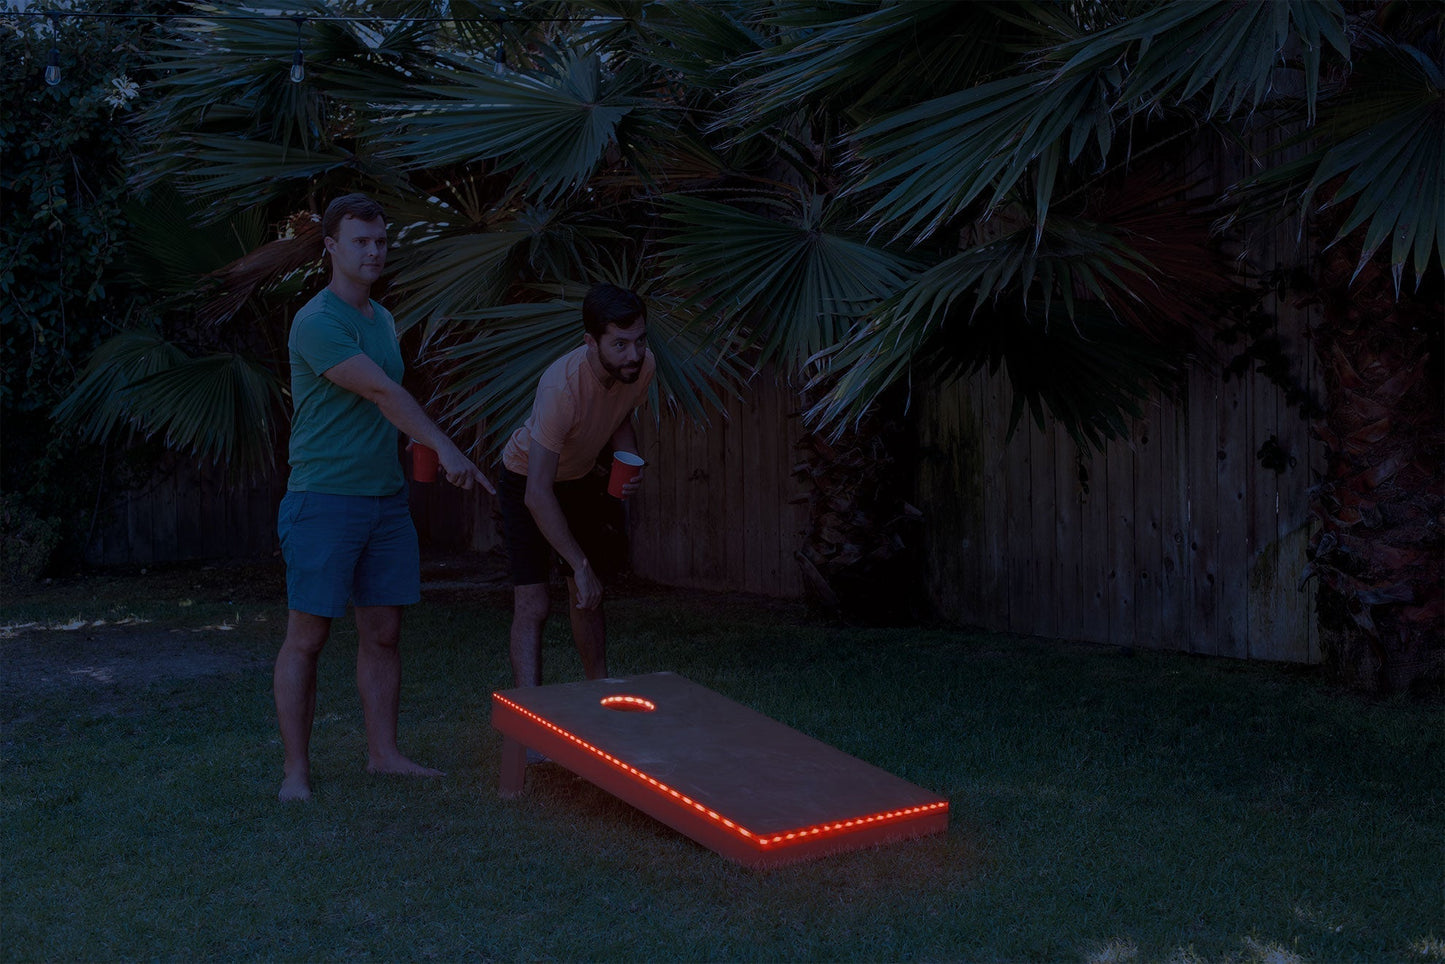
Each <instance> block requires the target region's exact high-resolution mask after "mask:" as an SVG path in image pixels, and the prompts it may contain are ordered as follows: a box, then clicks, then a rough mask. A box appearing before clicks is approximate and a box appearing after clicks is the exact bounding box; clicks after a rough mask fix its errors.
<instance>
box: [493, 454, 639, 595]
mask: <svg viewBox="0 0 1445 964" xmlns="http://www.w3.org/2000/svg"><path fill="white" fill-rule="evenodd" d="M552 491H553V492H555V493H556V494H557V502H558V503H559V504H560V505H561V506H562V515H563V516H565V517H566V519H567V528H569V529H571V530H572V538H574V539H576V540H577V544H578V545H579V546H581V547H582V553H583V555H585V556H586V557H587V561H588V563H589V564H590V565H591V567H592V570H593V571H594V572H595V573H597V575H598V576H599V577H601V578H603V579H605V578H607V576H608V575H609V574H610V573H612V572H615V571H616V570H617V569H618V567H619V564H620V561H621V559H622V558H624V557H625V555H626V542H625V535H624V533H623V527H622V503H621V502H619V501H618V500H617V499H614V498H612V497H611V496H610V495H608V494H607V479H606V477H605V476H599V475H596V474H593V475H587V476H584V477H583V478H580V479H574V480H572V481H570V482H558V483H556V484H555V485H553V486H552ZM526 497H527V477H526V476H525V475H518V474H517V473H516V472H512V471H509V470H507V469H503V470H502V477H501V479H500V480H498V483H497V502H498V504H499V507H500V509H501V512H502V537H503V538H504V539H505V540H506V542H507V555H508V557H509V558H510V560H511V569H512V585H514V586H533V585H536V584H538V583H544V582H550V581H551V578H552V566H553V565H554V564H555V565H559V566H561V568H562V573H563V575H566V576H571V575H572V567H571V566H569V565H567V563H566V561H565V560H563V559H562V557H561V556H559V555H557V551H556V550H555V549H553V548H552V544H551V543H550V542H548V541H547V537H546V536H544V535H542V530H541V529H538V528H537V521H536V520H535V519H533V518H532V513H531V510H529V509H528V508H527V502H526Z"/></svg>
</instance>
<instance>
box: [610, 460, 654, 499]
mask: <svg viewBox="0 0 1445 964" xmlns="http://www.w3.org/2000/svg"><path fill="white" fill-rule="evenodd" d="M646 464H647V463H646V462H644V461H643V460H642V456H640V455H633V454H632V453H631V452H613V453H612V476H611V477H610V478H609V479H608V480H607V494H608V495H610V496H612V497H613V498H614V499H620V498H622V487H623V486H624V485H626V484H627V483H629V482H631V481H632V480H633V479H635V478H637V476H638V475H640V474H641V473H642V467H643V466H644V465H646Z"/></svg>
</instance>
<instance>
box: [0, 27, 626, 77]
mask: <svg viewBox="0 0 1445 964" xmlns="http://www.w3.org/2000/svg"><path fill="white" fill-rule="evenodd" d="M11 17H16V18H21V17H47V18H49V20H50V52H49V54H48V55H47V56H46V58H45V83H46V84H48V85H50V86H51V87H54V86H55V85H56V84H59V83H60V76H61V75H60V48H59V46H58V45H57V40H56V37H57V22H58V21H59V20H60V19H61V18H62V17H74V18H76V19H80V20H150V21H153V22H155V23H168V22H170V21H172V20H182V21H185V20H190V21H197V20H199V21H204V22H221V21H240V22H248V23H258V22H262V21H266V20H290V21H293V22H294V23H295V24H296V53H295V54H294V55H293V56H292V58H291V71H290V77H291V82H292V83H293V84H299V83H301V82H302V81H303V80H305V79H306V63H305V56H304V54H303V52H302V48H301V30H302V28H303V27H304V26H305V25H306V23H307V22H308V21H309V22H311V23H367V24H372V23H376V22H378V21H381V22H383V23H395V24H402V23H407V24H416V23H437V24H440V23H494V24H496V26H497V64H498V69H501V68H502V66H503V65H505V64H506V56H507V55H506V48H505V46H504V39H505V36H504V34H503V32H502V29H503V26H504V25H505V24H508V23H584V22H585V23H623V22H626V20H627V19H628V18H626V17H605V16H604V17H516V16H511V15H507V14H504V15H502V16H499V17H357V16H346V15H342V14H304V15H303V14H279V13H276V14H267V13H250V14H239V13H218V14H191V13H175V14H171V13H162V14H136V13H111V12H107V11H99V10H5V11H3V12H0V19H4V18H11Z"/></svg>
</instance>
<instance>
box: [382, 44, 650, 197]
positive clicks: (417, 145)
mask: <svg viewBox="0 0 1445 964" xmlns="http://www.w3.org/2000/svg"><path fill="white" fill-rule="evenodd" d="M438 77H439V78H440V79H442V80H444V81H445V83H433V84H428V85H423V86H421V87H420V88H419V90H418V93H420V94H423V95H429V97H430V99H420V98H417V97H413V98H412V99H410V100H408V101H405V102H401V103H397V104H394V105H392V114H391V116H390V117H389V118H388V119H387V121H386V124H385V127H384V129H382V130H381V131H380V133H381V136H382V140H383V142H384V143H385V144H386V147H385V149H384V155H385V156H386V157H387V158H390V159H393V160H396V161H398V162H400V163H402V164H404V165H405V166H406V167H408V168H427V167H435V166H439V165H452V164H469V163H472V162H476V161H483V160H492V161H496V162H498V163H500V164H501V165H503V166H504V167H512V166H517V167H520V168H521V169H522V170H523V171H524V172H525V174H526V175H527V176H528V177H529V178H530V179H531V180H530V184H529V191H530V193H531V194H532V196H533V197H535V198H537V199H547V198H550V197H553V196H556V195H558V194H561V193H564V192H566V191H568V190H571V189H573V188H576V187H577V186H579V185H581V184H582V183H584V182H585V181H586V180H587V178H588V177H589V176H590V175H591V174H592V173H593V171H594V170H596V168H597V167H598V166H599V165H600V164H601V162H602V161H603V158H604V153H605V151H606V149H607V148H608V147H609V145H612V144H614V143H615V141H616V129H617V125H618V124H619V123H620V122H621V120H622V118H624V117H625V116H627V115H628V114H629V113H630V112H632V111H633V110H637V109H639V108H640V107H642V106H644V104H645V101H643V100H640V99H638V98H635V97H632V96H629V95H626V94H624V93H622V92H620V91H617V90H613V89H611V88H610V87H609V85H608V84H607V83H606V81H605V79H604V76H603V72H602V65H601V63H600V61H599V60H598V59H597V58H595V57H576V56H568V57H564V58H563V59H562V62H561V63H560V64H558V65H557V73H556V75H555V76H548V75H534V74H527V73H520V72H517V71H511V70H504V71H501V72H495V71H493V70H490V69H471V70H463V69H454V70H450V71H448V72H446V73H444V74H440V73H439V74H438Z"/></svg>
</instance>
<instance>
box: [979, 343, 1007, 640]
mask: <svg viewBox="0 0 1445 964" xmlns="http://www.w3.org/2000/svg"><path fill="white" fill-rule="evenodd" d="M999 382H1000V380H999V379H998V377H996V376H989V375H985V374H984V373H982V372H980V373H979V374H978V375H977V377H976V384H977V386H978V400H979V406H978V412H979V418H980V422H979V440H980V442H981V443H982V452H981V457H980V462H981V463H982V464H983V473H984V474H983V483H984V484H983V494H984V519H983V523H984V526H983V532H984V535H983V541H984V546H983V549H984V552H983V567H984V568H983V571H982V572H981V573H980V574H979V581H980V583H981V584H982V586H981V588H982V592H983V595H984V597H985V598H986V599H987V601H988V603H989V607H990V609H989V611H990V613H991V614H992V618H991V619H989V620H987V621H983V622H980V625H981V626H985V627H988V628H998V629H1007V628H1008V625H1009V612H1010V610H1011V608H1012V606H1011V605H1010V601H1009V580H1008V567H1007V565H1006V559H1007V558H1008V556H1007V552H1008V523H1009V511H1008V495H1007V489H1006V487H1005V484H1004V476H1005V469H1004V465H1005V456H1006V452H1007V446H1006V445H1005V443H1004V439H1005V433H1006V432H1007V426H1008V409H1007V408H1006V407H1005V406H1004V403H1003V398H1002V394H1003V392H1002V386H1001V385H1000V383H999Z"/></svg>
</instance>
